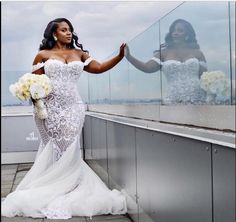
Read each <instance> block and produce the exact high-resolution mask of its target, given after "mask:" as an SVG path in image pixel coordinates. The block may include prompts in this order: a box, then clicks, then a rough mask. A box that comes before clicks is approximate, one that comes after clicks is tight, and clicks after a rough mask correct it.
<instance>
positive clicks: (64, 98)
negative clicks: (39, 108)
mask: <svg viewBox="0 0 236 222" xmlns="http://www.w3.org/2000/svg"><path fill="white" fill-rule="evenodd" d="M92 60H93V59H92V58H91V57H90V58H88V59H87V60H86V61H85V62H84V63H83V62H81V61H72V62H70V63H68V64H65V63H63V62H62V61H60V60H56V59H49V60H47V61H46V62H45V63H44V64H42V63H39V64H37V65H35V67H34V68H33V70H36V69H39V68H41V67H43V65H44V70H45V74H46V75H47V76H48V77H49V78H50V80H51V83H52V92H51V93H50V94H49V95H48V96H47V97H45V98H43V102H44V104H45V106H46V109H47V111H48V118H47V119H45V120H39V119H38V118H37V117H35V119H36V124H37V126H38V128H39V131H40V135H41V137H42V141H43V143H44V144H46V143H48V141H49V140H52V142H53V157H54V158H53V159H54V161H57V160H59V159H60V157H61V156H62V155H63V153H64V152H65V151H66V149H67V148H68V147H69V146H70V145H71V144H72V143H73V141H74V140H75V139H76V138H77V136H78V135H80V133H81V130H82V127H83V123H84V117H85V106H84V104H83V102H82V99H81V97H80V95H79V92H78V88H77V84H76V83H77V81H78V79H79V77H80V75H81V73H82V72H83V68H84V66H85V65H88V64H89V63H90V62H91V61H92Z"/></svg>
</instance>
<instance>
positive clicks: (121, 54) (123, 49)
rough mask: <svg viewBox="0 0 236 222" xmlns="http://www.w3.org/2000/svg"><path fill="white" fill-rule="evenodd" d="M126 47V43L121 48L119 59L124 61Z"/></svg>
mask: <svg viewBox="0 0 236 222" xmlns="http://www.w3.org/2000/svg"><path fill="white" fill-rule="evenodd" d="M125 47H126V43H123V44H122V45H121V46H120V52H119V57H120V58H121V59H122V58H123V57H124V55H125Z"/></svg>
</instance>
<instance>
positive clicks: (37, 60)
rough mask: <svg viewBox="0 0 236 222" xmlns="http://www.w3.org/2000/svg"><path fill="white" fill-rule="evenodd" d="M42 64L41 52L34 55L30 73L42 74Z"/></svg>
mask: <svg viewBox="0 0 236 222" xmlns="http://www.w3.org/2000/svg"><path fill="white" fill-rule="evenodd" d="M43 62H44V60H43V52H42V51H40V52H39V53H38V54H37V55H36V57H35V58H34V62H33V71H32V73H33V74H38V75H41V74H44V68H43V64H42V63H43ZM41 64H42V65H41ZM41 66H42V67H41Z"/></svg>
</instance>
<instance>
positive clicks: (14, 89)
mask: <svg viewBox="0 0 236 222" xmlns="http://www.w3.org/2000/svg"><path fill="white" fill-rule="evenodd" d="M9 90H10V92H11V94H12V95H13V96H16V93H17V91H18V84H17V83H15V84H11V85H10V86H9Z"/></svg>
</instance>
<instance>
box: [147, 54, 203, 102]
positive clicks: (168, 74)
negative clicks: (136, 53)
mask: <svg viewBox="0 0 236 222" xmlns="http://www.w3.org/2000/svg"><path fill="white" fill-rule="evenodd" d="M152 60H154V61H155V62H156V63H158V64H160V65H161V67H162V68H161V70H162V71H163V73H164V75H165V78H166V82H167V83H166V85H164V86H163V89H165V91H166V95H165V96H164V99H163V103H164V104H172V105H175V104H184V105H187V104H202V103H204V102H205V96H206V95H205V92H204V90H203V89H201V87H200V79H199V69H200V66H203V67H205V68H206V62H204V61H199V60H198V59H197V58H190V59H187V60H186V61H184V62H180V61H177V60H167V61H164V62H163V61H160V59H159V58H156V57H153V58H152Z"/></svg>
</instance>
